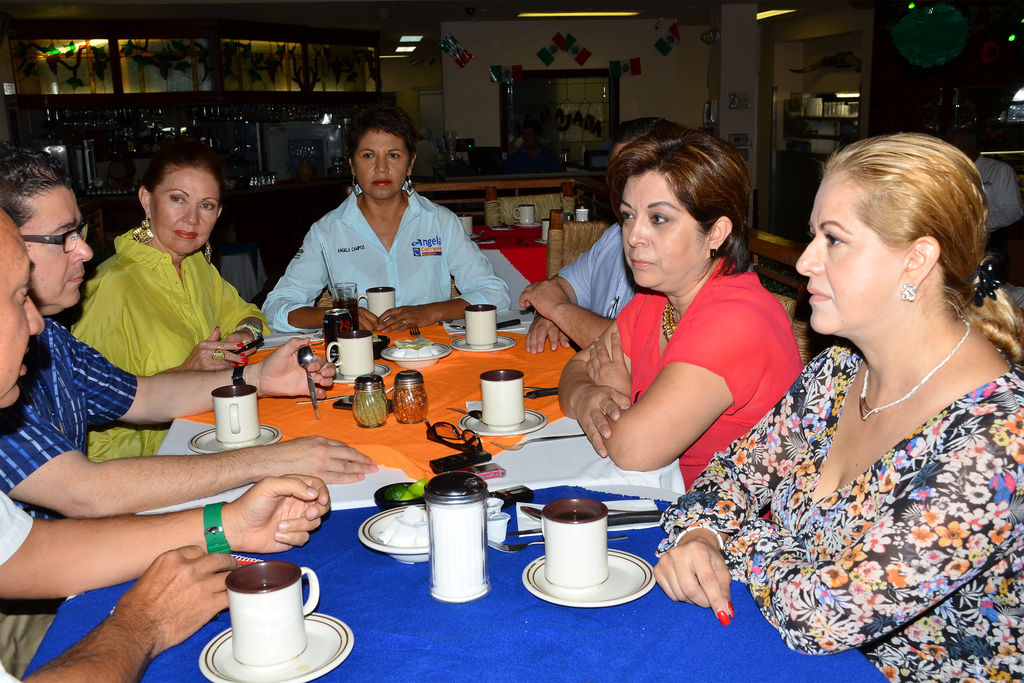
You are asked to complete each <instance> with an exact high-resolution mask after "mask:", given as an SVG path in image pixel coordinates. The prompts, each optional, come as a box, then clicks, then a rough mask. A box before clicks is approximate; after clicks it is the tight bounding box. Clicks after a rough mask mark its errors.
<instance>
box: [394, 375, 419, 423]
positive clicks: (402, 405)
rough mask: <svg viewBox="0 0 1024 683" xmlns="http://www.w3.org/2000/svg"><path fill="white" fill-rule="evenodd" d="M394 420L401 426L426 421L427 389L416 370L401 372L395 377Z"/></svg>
mask: <svg viewBox="0 0 1024 683" xmlns="http://www.w3.org/2000/svg"><path fill="white" fill-rule="evenodd" d="M392 403H393V404H394V411H395V419H396V420H398V421H399V422H401V423H402V424H415V423H417V422H423V421H424V420H426V419H427V389H426V387H424V386H423V375H422V374H420V373H419V372H417V371H416V370H402V371H401V372H399V373H398V374H397V375H395V395H394V398H393V399H392Z"/></svg>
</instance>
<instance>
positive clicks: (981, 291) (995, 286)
mask: <svg viewBox="0 0 1024 683" xmlns="http://www.w3.org/2000/svg"><path fill="white" fill-rule="evenodd" d="M995 270H996V266H995V264H994V263H992V262H991V261H986V262H985V263H982V264H981V265H980V266H978V270H976V271H974V299H972V301H971V302H972V303H973V304H974V305H975V306H981V305H983V304H984V303H985V297H988V298H990V299H992V300H993V301H995V298H996V292H997V291H998V290H999V288H1000V287H1001V286H1002V284H1003V283H1002V282H1000V281H999V278H997V277H996V276H995Z"/></svg>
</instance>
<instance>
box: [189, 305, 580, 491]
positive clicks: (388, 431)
mask: <svg viewBox="0 0 1024 683" xmlns="http://www.w3.org/2000/svg"><path fill="white" fill-rule="evenodd" d="M422 333H423V336H425V337H427V338H428V339H431V340H433V341H439V342H442V343H445V344H447V343H449V342H450V341H452V340H453V339H456V338H457V337H449V336H448V334H447V333H446V332H445V331H444V328H443V327H442V326H440V325H432V326H431V327H429V328H425V329H423V330H422ZM498 334H499V335H501V336H508V337H510V338H512V339H515V340H516V345H515V346H513V347H512V348H510V349H506V350H504V351H495V352H491V353H472V352H466V351H459V350H457V349H453V350H452V353H451V355H449V356H448V357H447V358H443V359H441V360H440V361H439V362H438V363H437V364H436V365H433V366H431V367H429V368H424V369H423V370H420V372H422V373H423V379H424V385H425V386H426V389H427V400H428V405H429V408H428V411H427V419H429V420H430V422H432V423H433V422H451V423H452V424H455V423H457V421H458V420H459V418H461V417H462V416H461V415H459V414H458V413H455V412H452V411H450V410H448V408H461V409H465V407H466V401H479V400H480V373H481V372H484V371H486V370H494V369H498V368H513V369H516V370H522V371H523V372H524V374H525V377H524V382H523V383H524V384H525V385H526V386H534V387H554V386H558V378H559V377H560V376H561V373H562V368H563V367H564V366H565V364H566V362H568V360H569V358H571V357H572V351H569V350H567V349H559V350H558V351H555V352H552V351H550V350H547V351H544V352H543V353H541V354H537V355H532V354H529V353H527V352H526V345H525V339H526V337H525V336H524V335H521V334H503V333H502V331H501V330H498ZM404 336H406V335H404V334H403V335H399V337H404ZM314 349H317V351H318V352H319V353H323V344H322V343H320V344H315V345H314ZM262 355H265V354H262ZM262 355H258V356H257V358H261V357H262ZM378 362H379V363H383V364H385V365H388V366H389V367H391V369H392V372H391V373H390V374H389V375H387V376H386V377H385V378H384V385H385V386H386V387H390V386H392V384H393V383H394V378H395V373H396V372H398V370H399V369H400V368H398V367H397V366H396V365H395V364H393V363H389V362H387V361H383V360H382V361H378ZM350 393H352V385H351V384H335V385H334V388H333V389H332V390H329V391H328V392H327V395H328V396H329V397H337V396H342V395H345V394H350ZM297 400H302V398H301V397H298V398H261V399H260V400H259V410H260V422H262V423H263V424H268V425H272V426H274V427H277V428H278V429H280V430H281V432H282V433H283V437H282V438H284V439H295V438H298V437H300V436H312V435H319V436H325V437H328V438H331V439H337V440H339V441H344V442H345V443H347V444H349V445H350V446H352V447H354V448H357V449H358V450H359V451H361V452H363V453H365V454H366V455H368V456H370V457H371V458H373V460H374V461H375V462H377V464H379V465H384V466H388V467H395V468H398V469H400V470H402V471H404V472H405V473H406V474H408V475H409V476H410V477H412V478H414V479H419V478H421V477H425V476H428V475H430V474H431V472H430V467H429V465H428V463H429V461H430V460H433V459H435V458H440V457H444V456H446V455H452V454H454V453H455V451H454V450H452V449H450V448H446V447H445V446H442V445H440V444H437V443H434V442H432V441H427V428H426V425H425V424H422V423H421V424H413V425H405V424H399V423H398V422H397V421H396V420H395V418H394V416H393V415H389V416H388V421H387V424H385V425H384V426H383V427H378V428H376V429H364V428H361V427H358V426H357V425H356V424H355V421H354V420H353V418H352V411H350V410H338V409H335V408H333V407H332V403H333V401H332V400H329V401H321V402H320V415H321V418H322V419H321V420H320V421H317V419H316V416H315V415H314V414H313V408H312V406H311V405H309V404H308V403H307V404H305V405H297V404H296V401H297ZM306 400H308V397H306ZM526 407H527V408H528V409H532V410H537V411H539V412H541V413H544V415H546V416H547V418H548V421H549V422H553V421H555V420H558V419H561V418H562V417H564V415H563V414H562V411H561V409H560V408H559V407H558V397H557V396H548V397H544V398H538V399H526ZM189 419H191V420H196V421H197V422H205V423H207V424H211V425H212V424H213V423H214V419H213V412H212V411H211V412H208V413H203V414H201V415H196V416H193V417H190V418H189ZM495 438H496V440H498V441H500V442H501V443H505V444H513V443H516V442H518V441H519V440H520V439H521V438H522V437H518V436H517V437H504V438H501V439H498V438H497V437H495ZM484 448H485V449H486V450H488V451H489V452H491V453H495V452H496V450H497V449H495V448H494V447H493V446H492V445H491V444H489V443H488V442H487V437H484Z"/></svg>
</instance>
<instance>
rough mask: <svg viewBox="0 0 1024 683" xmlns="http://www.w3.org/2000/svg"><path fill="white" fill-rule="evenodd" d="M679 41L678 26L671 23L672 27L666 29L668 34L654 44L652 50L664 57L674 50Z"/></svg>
mask: <svg viewBox="0 0 1024 683" xmlns="http://www.w3.org/2000/svg"><path fill="white" fill-rule="evenodd" d="M655 28H657V27H655ZM679 40H680V38H679V24H678V23H676V22H674V21H673V22H672V25H671V26H669V27H668V32H667V33H665V35H663V36H662V37H661V38H658V41H657V42H656V43H654V49H655V50H657V51H658V52H660V53H661V56H662V57H664V56H666V55H668V53H669V52H672V50H673V49H675V46H676V45H678V44H679Z"/></svg>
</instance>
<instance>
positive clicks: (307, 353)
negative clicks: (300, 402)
mask: <svg viewBox="0 0 1024 683" xmlns="http://www.w3.org/2000/svg"><path fill="white" fill-rule="evenodd" d="M295 358H296V360H298V362H299V365H301V366H302V367H303V368H306V367H308V366H309V364H310V363H312V362H313V359H314V358H316V354H314V353H313V349H311V348H310V347H308V346H303V347H302V348H301V349H299V350H298V351H296V353H295ZM306 383H307V384H309V399H310V400H311V401H312V402H313V412H314V413H316V419H318V420H319V419H320V404H318V403H317V398H316V383H315V382H314V381H313V375H311V374H309V373H308V372H307V373H306Z"/></svg>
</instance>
